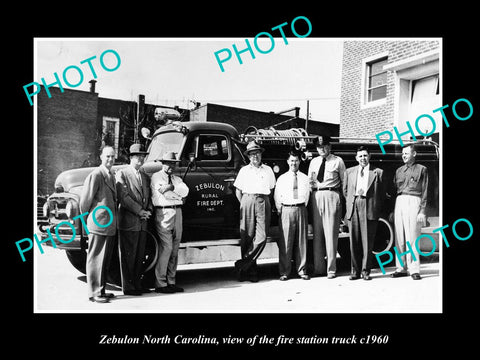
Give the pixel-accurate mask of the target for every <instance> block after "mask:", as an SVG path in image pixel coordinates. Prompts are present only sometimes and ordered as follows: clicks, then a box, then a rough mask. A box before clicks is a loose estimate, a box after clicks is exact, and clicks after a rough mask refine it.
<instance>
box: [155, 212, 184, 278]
mask: <svg viewBox="0 0 480 360" xmlns="http://www.w3.org/2000/svg"><path fill="white" fill-rule="evenodd" d="M182 220H183V219H182V210H181V208H176V209H168V208H167V209H164V208H155V227H156V230H157V234H158V237H159V243H158V259H157V263H156V264H155V287H164V286H167V285H175V275H176V273H177V265H178V248H179V246H180V241H181V239H182Z"/></svg>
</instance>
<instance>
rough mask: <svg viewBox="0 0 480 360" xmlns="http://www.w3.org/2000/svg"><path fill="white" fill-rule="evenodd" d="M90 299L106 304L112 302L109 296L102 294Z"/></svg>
mask: <svg viewBox="0 0 480 360" xmlns="http://www.w3.org/2000/svg"><path fill="white" fill-rule="evenodd" d="M88 300H90V301H91V302H97V303H100V304H105V303H108V302H110V300H108V298H106V297H101V296H93V297H91V298H89V299H88Z"/></svg>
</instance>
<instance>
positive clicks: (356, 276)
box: [348, 274, 360, 280]
mask: <svg viewBox="0 0 480 360" xmlns="http://www.w3.org/2000/svg"><path fill="white" fill-rule="evenodd" d="M348 279H349V280H358V279H360V275H358V274H352V275H350V276H349V277H348Z"/></svg>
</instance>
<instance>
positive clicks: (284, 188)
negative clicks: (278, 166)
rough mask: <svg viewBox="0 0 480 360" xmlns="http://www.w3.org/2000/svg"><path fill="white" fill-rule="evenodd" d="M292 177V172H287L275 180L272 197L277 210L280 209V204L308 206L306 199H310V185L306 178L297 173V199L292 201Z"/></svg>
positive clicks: (302, 174)
mask: <svg viewBox="0 0 480 360" xmlns="http://www.w3.org/2000/svg"><path fill="white" fill-rule="evenodd" d="M294 177H295V175H294V172H293V171H290V170H289V171H287V172H286V173H284V174H283V175H280V177H279V178H278V179H277V185H276V186H275V195H274V199H275V206H276V207H277V209H280V208H281V206H282V204H286V205H295V204H305V205H307V204H308V199H309V197H310V183H309V181H308V176H307V175H305V174H304V173H302V172H300V171H297V188H298V198H297V199H294V196H293V181H294Z"/></svg>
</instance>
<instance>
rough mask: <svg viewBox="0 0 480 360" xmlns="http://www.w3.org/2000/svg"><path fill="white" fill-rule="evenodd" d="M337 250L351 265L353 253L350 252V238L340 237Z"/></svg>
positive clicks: (346, 262) (343, 259)
mask: <svg viewBox="0 0 480 360" xmlns="http://www.w3.org/2000/svg"><path fill="white" fill-rule="evenodd" d="M337 251H338V253H339V254H340V257H341V259H342V261H343V262H344V263H345V264H347V265H348V266H350V261H351V258H352V255H351V253H350V238H349V237H344V238H339V239H338V245H337Z"/></svg>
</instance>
